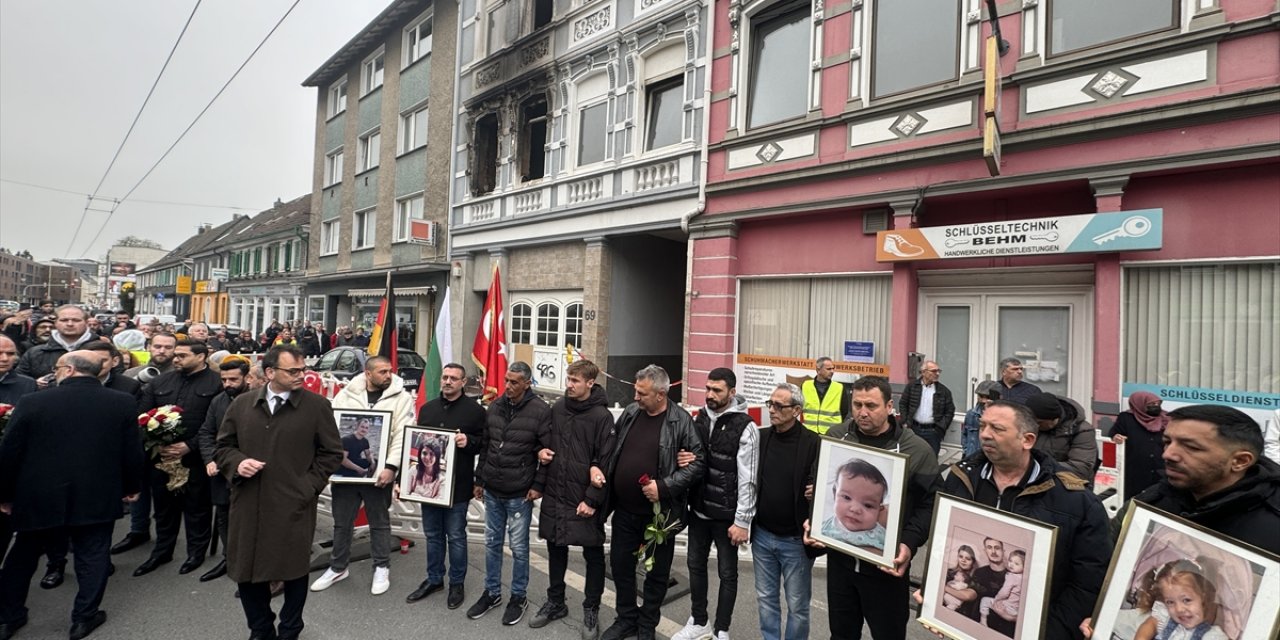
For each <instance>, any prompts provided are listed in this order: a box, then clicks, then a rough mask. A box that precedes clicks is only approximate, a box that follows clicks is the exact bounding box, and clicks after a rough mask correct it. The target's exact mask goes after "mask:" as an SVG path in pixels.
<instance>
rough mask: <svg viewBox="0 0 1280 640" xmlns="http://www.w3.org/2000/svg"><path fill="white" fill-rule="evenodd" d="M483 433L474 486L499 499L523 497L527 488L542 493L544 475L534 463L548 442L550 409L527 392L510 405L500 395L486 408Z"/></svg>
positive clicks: (540, 468) (536, 463) (527, 490)
mask: <svg viewBox="0 0 1280 640" xmlns="http://www.w3.org/2000/svg"><path fill="white" fill-rule="evenodd" d="M485 431H486V434H485V440H486V442H485V447H484V448H483V449H481V450H480V464H479V466H477V467H476V485H478V486H481V487H484V489H485V490H486V491H488V492H490V493H492V494H493V495H495V496H497V497H499V498H503V499H510V498H523V497H524V496H525V494H526V493H528V492H529V489H536V490H537V491H542V487H543V484H544V483H545V481H546V473H545V470H544V469H542V466H541V465H539V464H538V450H539V449H542V448H543V447H545V446H547V444H548V442H549V440H548V438H549V437H550V435H551V407H548V406H547V403H545V402H543V401H542V398H539V397H537V396H535V395H533V394H532V393H529V392H527V391H526V392H525V394H524V397H523V398H521V399H520V402H518V403H514V404H513V403H512V402H511V400H509V399H508V398H507V396H506V395H503V396H501V397H499V398H498V399H497V400H495V401H494V402H493V404H491V405H489V415H488V418H487V419H486V422H485Z"/></svg>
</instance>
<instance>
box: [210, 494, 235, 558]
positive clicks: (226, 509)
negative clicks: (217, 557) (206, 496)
mask: <svg viewBox="0 0 1280 640" xmlns="http://www.w3.org/2000/svg"><path fill="white" fill-rule="evenodd" d="M230 523H231V507H230V506H228V505H225V504H217V505H214V506H213V529H214V531H215V532H217V534H218V542H220V543H222V557H223V558H226V557H227V530H228V527H229V526H230Z"/></svg>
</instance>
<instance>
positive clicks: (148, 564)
mask: <svg viewBox="0 0 1280 640" xmlns="http://www.w3.org/2000/svg"><path fill="white" fill-rule="evenodd" d="M208 357H209V351H208V347H206V346H205V345H204V343H203V342H197V341H195V340H190V339H183V340H180V341H178V345H177V346H176V347H174V352H173V367H174V368H173V370H172V371H170V372H169V373H166V374H163V375H161V376H160V377H158V378H156V379H155V380H152V381H151V383H150V384H148V385H147V386H146V387H145V388H144V389H143V394H142V405H141V406H142V408H143V409H144V410H147V411H149V410H151V409H154V408H157V407H162V406H165V405H177V406H179V407H182V427H181V428H182V431H183V436H182V439H181V440H180V441H178V442H176V443H174V444H171V445H169V446H166V447H162V448H161V450H160V459H161V460H165V461H170V460H181V461H182V466H184V467H186V468H187V469H188V471H189V474H188V476H187V484H186V485H185V486H184V487H182V489H181V491H178V492H174V491H170V490H169V489H168V487H166V484H167V483H168V482H169V475H168V474H167V473H165V472H163V471H160V470H159V469H155V468H154V467H153V468H151V469H149V471H148V473H149V474H150V480H151V496H152V498H153V499H154V500H155V507H156V543H155V547H153V548H152V550H151V557H150V558H148V559H147V560H146V561H145V562H143V563H142V564H141V565H139V566H138V568H137V569H136V570H134V572H133V575H134V577H137V576H143V575H146V574H148V573H151V572H152V571H155V570H156V569H158V568H160V566H161V565H164V564H167V563H169V562H171V561H172V560H173V550H174V547H176V546H177V543H178V529H179V528H181V527H182V525H183V524H184V523H185V525H186V538H187V559H186V561H184V562H183V563H182V566H181V567H180V568H179V569H178V573H181V574H187V573H191V572H192V571H195V570H196V569H197V568H199V567H200V565H201V564H204V558H205V553H206V552H207V551H208V548H209V536H210V535H211V531H210V526H211V520H212V514H211V513H210V511H211V505H210V504H209V479H208V477H207V476H206V475H205V474H204V473H203V471H204V462H203V461H202V460H201V459H200V451H199V446H198V445H197V444H196V434H197V433H199V431H200V425H202V424H204V419H205V416H206V415H208V412H209V405H210V404H211V403H212V402H213V399H214V398H215V397H216V396H217V395H218V394H219V393H221V392H222V378H221V376H219V375H218V373H217V372H215V371H214V370H213V369H210V368H209V364H208V362H207V359H208Z"/></svg>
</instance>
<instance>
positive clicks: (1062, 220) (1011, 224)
mask: <svg viewBox="0 0 1280 640" xmlns="http://www.w3.org/2000/svg"><path fill="white" fill-rule="evenodd" d="M1163 222H1164V211H1163V210H1162V209H1143V210H1140V211H1121V212H1116V213H1086V214H1081V215H1075V216H1058V217H1053V218H1030V219H1026V220H1007V221H999V222H980V223H975V224H960V225H950V226H944V227H917V228H910V229H893V230H890V231H881V232H880V233H878V234H877V235H876V260H877V261H879V262H902V261H906V260H945V259H958V258H990V257H999V256H1030V255H1046V254H1059V253H1101V252H1114V251H1144V250H1152V249H1159V248H1160V247H1161V243H1162V241H1163V232H1162V230H1163Z"/></svg>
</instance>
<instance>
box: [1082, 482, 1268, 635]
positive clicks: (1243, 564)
mask: <svg viewBox="0 0 1280 640" xmlns="http://www.w3.org/2000/svg"><path fill="white" fill-rule="evenodd" d="M1170 627H1172V628H1170ZM1093 628H1094V632H1093V637H1094V638H1099V639H1103V640H1132V639H1134V638H1150V637H1155V638H1164V637H1172V638H1203V639H1204V640H1264V639H1265V640H1272V639H1273V638H1276V637H1277V634H1280V557H1278V556H1276V555H1274V554H1271V553H1268V552H1267V551H1265V550H1262V549H1258V548H1255V547H1252V546H1249V545H1246V544H1244V543H1241V542H1238V541H1236V540H1234V539H1231V538H1227V537H1225V536H1223V535H1221V534H1219V533H1216V532H1214V531H1212V530H1209V529H1206V528H1204V527H1201V526H1199V525H1197V524H1194V523H1191V522H1188V521H1186V520H1183V519H1181V518H1179V517H1177V516H1174V515H1171V514H1168V513H1165V512H1163V511H1161V510H1159V509H1156V508H1154V507H1151V506H1149V505H1146V504H1143V503H1141V502H1138V501H1136V500H1133V501H1130V505H1129V510H1128V511H1127V512H1125V519H1124V528H1123V529H1122V530H1121V533H1120V540H1119V543H1118V544H1117V546H1116V550H1115V553H1114V554H1112V556H1111V568H1110V569H1109V570H1108V571H1107V579H1106V582H1104V583H1103V586H1102V597H1101V598H1099V599H1098V607H1097V610H1096V611H1094V614H1093ZM1153 633H1154V635H1152V634H1153Z"/></svg>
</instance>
